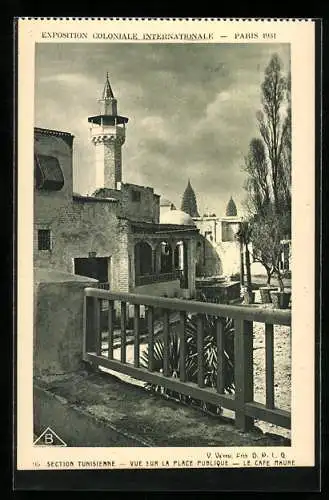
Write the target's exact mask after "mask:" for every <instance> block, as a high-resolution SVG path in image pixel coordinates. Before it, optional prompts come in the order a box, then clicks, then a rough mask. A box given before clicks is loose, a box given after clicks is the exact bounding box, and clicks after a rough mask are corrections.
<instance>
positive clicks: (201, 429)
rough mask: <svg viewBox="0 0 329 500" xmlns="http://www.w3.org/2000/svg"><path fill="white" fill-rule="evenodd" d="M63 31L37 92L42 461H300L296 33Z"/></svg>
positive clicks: (37, 383)
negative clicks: (296, 425)
mask: <svg viewBox="0 0 329 500" xmlns="http://www.w3.org/2000/svg"><path fill="white" fill-rule="evenodd" d="M57 23H60V21H57ZM57 28H58V29H57V30H56V31H53V30H52V29H50V28H46V29H44V30H43V29H41V31H40V33H41V38H40V37H39V35H38V37H39V38H38V40H37V42H36V43H35V44H34V63H33V66H32V68H31V69H32V70H33V82H32V83H33V85H32V87H31V88H32V90H33V95H31V96H30V99H31V102H30V104H29V106H30V108H31V109H32V108H33V123H31V124H29V127H30V129H28V130H29V132H28V133H29V134H30V135H29V137H31V138H32V136H33V148H31V149H30V150H29V151H30V153H31V152H32V153H33V160H32V158H31V161H32V162H33V167H32V168H31V169H30V172H33V179H30V180H29V184H28V185H27V187H28V188H29V186H30V187H32V194H31V196H30V198H29V199H30V200H32V201H33V203H32V206H31V209H30V212H31V214H32V226H33V228H32V229H33V244H32V243H31V249H32V252H31V256H32V259H33V264H32V266H31V267H33V271H31V272H32V273H33V284H32V287H33V288H32V293H33V297H32V299H33V312H32V313H30V317H31V318H32V319H33V327H32V329H31V337H30V339H29V340H27V337H26V340H25V342H30V345H31V351H30V352H31V355H30V356H29V358H28V359H29V360H30V361H32V367H31V370H32V372H31V374H32V377H33V383H32V384H31V387H32V386H33V396H32V414H31V415H30V416H29V419H31V420H29V422H30V421H31V422H32V425H33V431H32V434H31V436H30V438H29V439H30V440H31V443H30V445H31V449H32V450H34V451H35V457H39V458H33V457H31V460H33V465H34V466H35V467H36V468H37V467H41V468H50V469H57V468H60V469H72V468H79V469H90V468H97V469H110V468H203V467H205V468H209V467H210V468H221V467H223V468H225V467H261V468H264V467H285V466H288V467H289V466H294V465H298V464H297V462H298V460H297V459H295V458H294V454H293V453H291V450H292V446H293V445H294V444H296V441H294V438H295V437H296V436H297V433H295V434H294V432H295V431H294V422H296V417H294V415H296V414H294V410H295V409H296V406H294V394H295V393H294V390H295V383H294V381H296V379H297V378H296V377H297V376H298V377H303V375H302V373H303V370H310V367H311V370H312V366H313V365H312V363H311V362H310V365H309V366H307V367H305V366H303V365H301V363H299V365H298V364H297V365H294V363H295V360H297V362H298V355H297V354H296V356H295V353H296V350H295V347H296V343H294V337H293V335H295V334H299V333H300V332H299V331H296V330H295V328H296V329H297V330H299V325H300V323H298V320H297V319H296V321H297V323H296V324H295V323H294V321H295V316H296V317H297V316H298V312H297V313H296V308H295V305H296V304H297V305H298V304H299V307H300V304H301V302H300V299H299V295H298V294H299V293H300V292H301V291H302V288H301V287H300V281H299V280H300V278H301V276H300V266H299V264H298V263H297V261H298V259H299V252H300V250H301V249H300V241H301V236H300V233H298V231H299V228H300V223H298V222H296V216H295V214H296V212H295V210H296V207H297V208H298V207H300V206H303V205H305V208H306V209H307V207H308V206H309V205H308V198H307V196H308V195H309V193H308V192H307V189H308V188H307V187H306V188H305V189H306V196H304V198H302V199H301V198H300V195H301V196H303V194H302V192H301V190H299V191H298V192H296V190H295V189H294V187H295V184H294V182H295V181H296V184H298V181H297V180H296V179H297V178H298V174H297V175H296V173H294V168H295V166H294V165H295V163H294V162H295V156H294V154H295V153H294V151H295V150H294V148H295V142H294V141H295V138H294V137H295V136H294V130H295V129H294V126H295V125H296V128H297V121H296V116H297V114H298V110H299V111H300V110H301V109H302V107H301V105H300V103H299V101H298V96H299V95H300V93H302V92H303V81H301V80H300V76H297V72H296V71H295V69H296V64H295V65H294V64H293V59H292V46H294V45H293V44H292V43H290V42H289V41H285V38H284V37H281V38H280V36H276V32H275V29H274V25H273V24H271V29H270V30H268V31H266V33H265V35H266V36H265V35H264V31H265V30H264V29H263V30H262V29H261V27H260V26H259V29H258V32H252V33H247V34H246V33H245V32H246V27H245V26H243V29H242V27H241V31H240V30H238V29H237V30H236V32H231V31H230V32H229V33H228V35H227V36H226V35H225V31H223V30H222V31H221V32H220V36H219V40H217V38H216V37H214V36H213V35H211V32H208V31H209V30H208V31H207V32H205V30H204V29H203V28H204V26H203V25H202V29H201V26H199V27H196V26H194V28H195V33H192V32H191V29H189V30H188V34H185V35H184V36H183V35H182V34H179V33H177V32H176V33H174V34H173V33H171V32H170V31H171V29H169V28H164V31H165V32H166V33H164V34H163V35H162V38H160V36H158V37H156V36H155V35H154V36H153V34H154V33H155V31H153V30H152V29H151V28H149V31H150V34H149V35H147V36H148V38H147V37H146V35H145V32H143V34H142V35H140V34H139V33H138V30H137V28H136V30H135V31H136V33H132V32H131V30H128V26H126V27H125V31H129V34H128V35H129V36H128V35H125V34H124V33H123V32H122V31H120V30H119V29H118V31H117V33H116V31H115V28H112V30H109V29H108V27H106V26H105V25H104V28H103V31H102V32H100V31H99V30H96V29H94V27H93V26H90V27H89V28H90V30H89V32H88V37H90V38H92V40H89V38H88V40H86V39H85V38H86V37H85V36H84V30H83V27H82V28H81V29H80V28H79V29H77V30H76V31H80V34H79V36H78V35H77V34H74V32H72V30H71V29H69V30H66V28H65V26H63V25H61V26H60V28H59V25H58V24H57ZM132 30H134V29H133V28H132ZM213 30H214V28H213V27H211V30H210V31H213ZM180 31H181V32H183V31H184V30H183V25H180ZM151 32H152V33H151ZM169 32H170V33H169ZM61 33H62V34H61ZM63 33H64V34H65V33H66V34H65V36H64V34H63ZM95 33H96V35H97V36H95ZM151 35H152V36H151ZM256 35H257V36H256ZM140 36H142V38H143V39H142V40H141V43H138V41H137V40H138V39H139V37H140ZM214 38H215V39H214ZM216 40H217V41H216ZM294 79H295V80H294ZM297 79H298V87H299V91H298V92H297V91H295V90H294V89H296V86H297V84H296V80H297ZM305 85H306V84H305ZM294 92H295V93H294ZM307 92H308V93H307ZM305 95H306V98H305V102H306V103H307V102H308V101H307V99H309V96H311V97H312V95H311V93H310V91H309V89H308V90H307V91H306V92H305ZM309 101H312V99H309ZM305 106H306V105H305ZM30 108H29V109H30ZM305 109H306V108H305ZM295 113H296V114H295ZM298 116H300V115H298ZM302 116H303V115H302ZM298 125H301V126H302V124H301V123H299V124H298ZM32 129H33V132H32ZM26 130H27V129H26ZM301 136H302V134H299V135H298V134H297V138H300V137H301ZM311 145H312V143H311V142H310V143H309V147H311ZM32 150H33V151H32ZM30 153H29V155H30ZM300 154H301V156H302V158H303V156H304V157H305V158H306V157H308V158H309V156H307V155H308V154H309V153H307V152H303V151H299V155H300ZM312 154H313V157H314V152H313V153H312V151H311V155H310V157H311V158H312ZM29 155H28V158H29ZM296 157H297V155H296ZM27 161H28V162H30V160H29V159H27ZM313 170H314V162H313V166H312V164H311V165H310V168H309V170H308V172H306V171H305V176H306V175H309V172H310V179H307V178H306V177H305V182H306V186H307V185H308V186H309V187H310V188H311V186H312V182H313V180H312V174H314V172H313ZM311 194H313V193H311ZM300 199H301V201H300ZM298 200H299V201H298ZM302 218H303V217H301V219H302ZM301 219H300V222H301ZM298 220H299V219H298ZM303 220H304V224H305V226H304V228H305V234H306V232H307V228H308V227H309V229H310V230H312V223H313V214H312V213H310V212H308V213H306V216H305V217H304V218H303ZM308 225H309V226H308ZM29 227H31V224H30V226H29ZM295 235H296V240H294V238H295ZM31 239H32V238H31ZM297 241H298V248H297V246H296V243H294V242H297ZM311 244H312V242H311ZM312 251H313V250H312V248H311V250H310V253H309V255H310V256H311V255H312ZM295 272H296V273H297V275H296V274H295ZM308 272H309V273H310V272H311V270H310V271H306V273H305V276H304V277H305V280H306V281H305V282H304V284H303V286H304V288H303V290H304V289H305V290H306V292H305V293H306V294H307V293H309V294H310V293H312V286H313V284H312V283H309V282H308V280H309V276H312V275H311V274H308ZM296 279H297V280H298V286H296V284H295V283H296ZM307 290H308V292H307ZM308 297H309V298H308V301H309V302H312V300H313V299H312V295H311V296H310V295H308ZM32 299H31V300H32ZM309 319H310V321H311V320H312V317H311V316H309ZM308 335H309V337H307V335H306V336H305V335H304V334H302V333H300V339H301V342H303V341H304V340H305V338H306V337H307V338H308V339H309V340H308V341H307V342H309V343H308V344H307V342H306V343H305V347H306V349H310V352H311V351H312V348H313V347H312V346H313V343H312V342H314V332H312V325H311V329H309V331H308ZM310 337H311V338H310ZM303 339H304V340H303ZM26 345H27V344H26ZM299 347H301V345H299ZM294 366H296V367H297V368H296V369H294ZM21 369H22V365H21ZM292 373H294V377H295V378H293V377H292ZM305 373H306V372H305ZM19 380H20V379H18V384H19V383H20V382H19ZM307 380H308V382H307V383H305V391H304V393H305V397H309V396H310V398H311V399H310V404H311V405H312V391H314V382H313V383H312V380H314V374H313V373H310V372H309V371H308V372H307ZM296 385H297V384H296ZM299 395H300V389H299ZM308 415H309V416H310V415H311V413H309V414H308ZM313 418H314V417H313ZM310 420H312V415H311V417H310ZM298 432H299V434H298V436H299V437H300V435H301V434H300V431H298ZM307 432H308V433H309V435H310V438H309V439H308V438H306V441H305V443H306V442H307V443H311V441H310V439H311V435H313V434H312V433H313V429H312V428H309V429H308V430H307ZM307 432H306V434H307ZM18 435H19V433H18ZM25 439H27V438H25ZM71 448H72V449H74V455H70V453H69V451H70V449H71ZM86 448H88V453H86ZM104 448H107V449H111V453H107V454H106V456H105V455H104V453H103V452H102V453H99V454H97V453H95V452H96V450H97V449H104ZM136 448H138V453H137V454H134V453H132V452H133V450H134V449H136ZM160 448H161V452H159V449H160ZM81 449H84V453H81V452H80V451H79V450H81ZM152 449H153V450H152ZM173 449H175V451H173ZM191 449H195V454H193V453H190V451H191ZM202 449H203V450H204V451H202ZM90 450H94V452H92V451H90ZM129 450H131V451H129ZM171 450H172V451H171ZM184 450H185V451H184ZM187 450H189V453H188V452H187ZM34 451H33V453H34ZM89 451H90V452H89ZM103 451H104V450H103ZM170 451H171V454H169V453H170ZM46 453H47V454H48V455H49V458H46V456H47V455H46ZM310 455H312V453H310V454H309V455H308V456H310ZM40 457H41V458H40ZM43 458H44V463H43V462H42V461H43ZM296 460H297V461H296Z"/></svg>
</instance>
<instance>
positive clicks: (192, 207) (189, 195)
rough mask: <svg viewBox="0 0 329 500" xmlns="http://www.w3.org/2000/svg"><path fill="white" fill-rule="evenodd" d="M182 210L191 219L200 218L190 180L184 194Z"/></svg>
mask: <svg viewBox="0 0 329 500" xmlns="http://www.w3.org/2000/svg"><path fill="white" fill-rule="evenodd" d="M181 210H182V211H183V212H185V213H187V214H189V215H190V216H191V217H199V212H198V206H197V202H196V196H195V192H194V189H193V188H192V186H191V183H190V179H189V180H188V183H187V186H186V188H185V191H184V194H183V198H182V205H181Z"/></svg>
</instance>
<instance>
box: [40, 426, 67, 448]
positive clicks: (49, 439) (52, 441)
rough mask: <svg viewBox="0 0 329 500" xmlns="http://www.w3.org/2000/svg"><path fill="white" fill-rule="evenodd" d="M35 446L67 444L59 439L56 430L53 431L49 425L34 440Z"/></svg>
mask: <svg viewBox="0 0 329 500" xmlns="http://www.w3.org/2000/svg"><path fill="white" fill-rule="evenodd" d="M33 445H35V446H67V444H66V443H65V442H64V441H63V439H61V438H60V437H59V436H58V435H57V434H56V432H54V431H53V430H52V429H51V428H50V427H47V429H46V430H44V431H43V433H42V434H40V436H39V437H38V438H37V439H36V440H35V441H34V443H33Z"/></svg>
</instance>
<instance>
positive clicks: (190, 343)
mask: <svg viewBox="0 0 329 500" xmlns="http://www.w3.org/2000/svg"><path fill="white" fill-rule="evenodd" d="M220 321H222V322H223V326H224V338H225V342H224V360H225V361H224V362H225V366H224V372H225V380H224V381H223V385H224V391H225V392H227V393H232V392H234V324H233V320H232V319H230V318H221V319H220ZM203 324H204V345H203V354H204V374H205V379H204V383H205V385H206V386H207V387H215V386H216V382H217V343H216V318H215V317H214V316H210V315H204V323H203ZM185 341H186V364H185V368H186V375H187V380H188V381H190V382H194V383H197V376H198V361H197V315H195V314H189V315H187V317H186V323H185ZM179 353H180V339H179V335H178V328H177V324H176V325H172V326H171V328H170V332H169V357H168V360H169V371H170V373H171V374H172V376H173V377H175V378H179ZM153 356H154V369H155V371H158V372H162V371H163V361H164V341H163V338H162V337H161V336H159V337H158V338H157V339H156V341H155V343H154V354H153ZM148 359H149V353H148V349H146V350H145V351H144V352H143V354H142V355H141V364H142V366H144V367H147V366H148ZM146 387H147V388H148V389H149V390H152V391H155V392H160V393H161V394H163V395H165V396H167V397H170V398H174V399H178V400H182V401H184V402H185V403H188V404H194V405H197V406H201V407H203V409H206V410H208V411H211V412H212V413H219V412H220V411H221V409H220V408H219V407H215V406H214V405H210V404H208V403H202V402H201V401H199V400H195V399H194V398H191V397H189V396H183V395H182V394H180V393H177V392H176V391H172V390H169V389H166V388H164V387H162V386H158V385H155V384H149V383H148V384H146Z"/></svg>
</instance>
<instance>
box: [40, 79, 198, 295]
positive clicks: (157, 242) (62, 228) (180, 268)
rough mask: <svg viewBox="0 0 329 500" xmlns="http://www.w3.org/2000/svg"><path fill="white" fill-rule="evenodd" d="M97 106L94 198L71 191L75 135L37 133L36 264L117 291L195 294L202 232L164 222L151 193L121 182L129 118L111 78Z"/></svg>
mask: <svg viewBox="0 0 329 500" xmlns="http://www.w3.org/2000/svg"><path fill="white" fill-rule="evenodd" d="M99 105H100V109H99V114H97V115H95V116H91V117H89V118H88V122H89V123H90V125H91V141H92V143H93V144H94V147H95V177H96V185H97V189H96V191H95V192H94V193H93V195H92V196H82V195H79V194H75V193H73V173H72V152H73V139H74V138H73V136H72V135H71V134H70V133H67V132H62V131H58V130H49V129H43V128H35V131H34V141H35V142H34V149H35V192H34V264H35V266H37V267H47V268H51V269H57V270H61V271H66V272H70V273H75V274H77V275H82V276H88V277H91V278H96V279H97V280H99V281H100V282H103V283H105V284H106V286H108V287H109V288H110V289H111V290H114V291H122V292H135V293H151V294H154V295H167V296H178V297H180V296H183V297H192V296H194V294H195V263H196V244H197V238H198V229H197V227H196V225H195V224H194V223H193V221H192V224H191V223H190V220H187V219H186V220H185V219H179V220H178V219H175V218H173V219H170V218H169V219H167V222H164V223H161V221H160V210H161V207H160V197H159V195H157V194H155V193H154V190H153V188H151V187H144V186H139V185H136V184H128V183H125V182H123V169H122V146H123V144H124V142H125V138H126V125H127V123H128V118H126V117H124V116H121V115H119V114H118V109H117V100H116V99H115V97H114V94H113V91H112V88H111V85H110V82H109V78H108V76H107V77H106V81H105V86H104V91H103V94H102V96H101V99H100V100H99ZM170 208H171V207H170Z"/></svg>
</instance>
